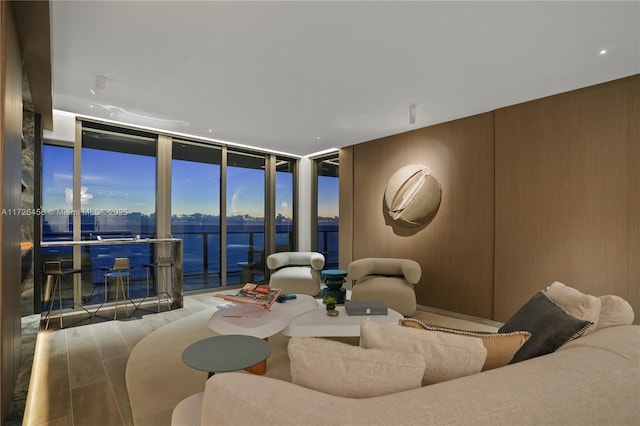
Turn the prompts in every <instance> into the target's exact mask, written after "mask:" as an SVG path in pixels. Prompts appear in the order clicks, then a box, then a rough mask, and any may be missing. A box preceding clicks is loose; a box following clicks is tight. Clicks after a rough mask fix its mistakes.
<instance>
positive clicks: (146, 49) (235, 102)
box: [51, 0, 640, 155]
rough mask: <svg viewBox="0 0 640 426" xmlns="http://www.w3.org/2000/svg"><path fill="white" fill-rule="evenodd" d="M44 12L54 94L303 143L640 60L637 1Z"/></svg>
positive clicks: (537, 93)
mask: <svg viewBox="0 0 640 426" xmlns="http://www.w3.org/2000/svg"><path fill="white" fill-rule="evenodd" d="M51 19H52V22H51V25H52V62H53V102H54V108H55V109H57V110H63V111H69V112H74V113H78V114H81V115H89V116H94V117H100V118H104V119H109V120H114V121H119V122H124V123H130V124H137V125H142V126H147V127H151V128H156V129H164V130H168V131H171V132H178V133H184V134H188V135H194V136H198V137H206V138H213V139H217V140H223V141H227V142H233V143H240V144H246V145H250V146H254V147H258V148H264V149H270V150H275V151H280V152H286V153H291V154H296V155H306V154H310V153H314V152H318V151H321V150H324V149H327V148H332V147H342V146H347V145H353V144H356V143H360V142H364V141H367V140H371V139H376V138H380V137H383V136H388V135H391V134H396V133H401V132H404V131H408V130H411V129H415V128H420V127H425V126H428V125H432V124H436V123H441V122H445V121H449V120H453V119H457V118H461V117H466V116H469V115H473V114H477V113H482V112H485V111H490V110H493V109H496V108H500V107H503V106H508V105H513V104H516V103H520V102H524V101H527V100H531V99H536V98H541V97H544V96H548V95H551V94H555V93H560V92H565V91H568V90H573V89H576V88H580V87H585V86H589V85H592V84H597V83H601V82H604V81H609V80H614V79H617V78H621V77H625V76H629V75H633V74H637V73H639V72H640V2H638V1H630V2H612V1H603V2H580V1H570V2H558V1H554V2H482V1H472V2H455V1H454V2H451V1H450V2H426V1H422V2H420V1H417V2H392V1H390V2H381V1H379V2H366V1H356V2H344V1H332V2H306V1H300V2H295V1H289V2H268V1H260V2H219V1H199V2H184V1H153V2H142V1H110V2H109V1H108V2H97V1H70V2H66V1H56V0H54V1H52V3H51ZM603 49H605V50H606V51H607V53H606V54H603V55H602V54H600V51H601V50H603ZM98 75H102V76H104V77H106V84H105V87H104V89H102V90H98V91H97V94H96V95H93V94H91V92H90V89H92V88H93V89H96V87H95V84H96V76H98ZM412 104H415V105H416V121H415V124H410V123H409V108H410V105H412Z"/></svg>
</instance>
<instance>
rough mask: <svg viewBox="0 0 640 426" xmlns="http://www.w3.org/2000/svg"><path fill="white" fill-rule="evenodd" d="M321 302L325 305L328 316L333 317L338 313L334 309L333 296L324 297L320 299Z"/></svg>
mask: <svg viewBox="0 0 640 426" xmlns="http://www.w3.org/2000/svg"><path fill="white" fill-rule="evenodd" d="M322 303H324V304H325V305H326V306H327V315H329V316H330V317H335V316H337V315H338V314H339V313H340V312H338V311H337V310H336V299H335V297H331V296H328V297H325V298H324V299H323V300H322Z"/></svg>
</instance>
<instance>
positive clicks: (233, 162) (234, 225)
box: [226, 150, 266, 284]
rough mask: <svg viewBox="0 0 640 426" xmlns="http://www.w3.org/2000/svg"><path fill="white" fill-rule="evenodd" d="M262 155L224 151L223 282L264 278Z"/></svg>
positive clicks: (263, 172) (230, 282)
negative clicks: (224, 279) (224, 217)
mask: <svg viewBox="0 0 640 426" xmlns="http://www.w3.org/2000/svg"><path fill="white" fill-rule="evenodd" d="M265 165H266V160H265V156H264V155H259V154H251V153H246V152H240V151H231V150H229V151H228V153H227V170H226V173H227V179H226V182H227V204H226V208H227V209H226V213H227V214H226V224H227V227H226V234H227V246H226V249H227V262H226V267H227V268H226V269H227V284H239V283H242V282H248V281H255V282H260V281H263V280H264V279H265V255H266V253H265V214H264V212H265V178H266V174H265Z"/></svg>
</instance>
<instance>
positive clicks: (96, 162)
mask: <svg viewBox="0 0 640 426" xmlns="http://www.w3.org/2000/svg"><path fill="white" fill-rule="evenodd" d="M79 193H80V197H81V201H80V205H81V223H82V225H81V233H82V239H97V238H102V239H108V238H122V237H128V238H135V237H136V236H139V237H140V238H155V237H156V222H155V212H156V138H155V136H154V135H151V134H147V133H143V132H138V131H132V130H129V131H126V132H125V131H124V130H122V129H118V128H113V127H111V126H105V125H102V124H97V123H83V128H82V157H81V175H80V191H79ZM151 250H152V247H151V246H149V245H146V244H135V245H132V244H116V245H103V246H86V247H85V252H86V253H88V256H89V259H90V261H91V265H92V275H93V277H92V281H93V284H94V285H100V284H101V283H102V282H103V280H104V269H105V268H111V267H112V266H113V262H114V259H115V258H116V257H127V258H129V262H130V266H131V278H132V281H134V282H136V281H143V280H145V279H146V270H145V266H144V265H146V264H149V263H150V262H152V261H153V253H152V252H151ZM136 290H140V291H142V290H144V291H146V288H144V289H143V287H142V286H138V287H132V291H136ZM95 293H96V292H93V294H94V295H95ZM96 297H98V298H99V297H101V296H97V295H96ZM89 302H94V301H93V300H90V301H89ZM95 302H99V299H96V300H95Z"/></svg>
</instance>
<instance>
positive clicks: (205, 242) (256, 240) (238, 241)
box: [42, 224, 338, 290]
mask: <svg viewBox="0 0 640 426" xmlns="http://www.w3.org/2000/svg"><path fill="white" fill-rule="evenodd" d="M136 228H137V229H135V230H134V231H129V230H126V231H122V230H113V231H109V232H105V231H101V232H100V235H101V236H103V238H109V237H114V236H119V237H122V236H126V237H129V236H131V237H133V236H135V235H140V237H141V238H143V239H144V238H147V237H150V238H153V237H154V232H153V231H154V229H152V228H151V227H148V228H147V229H144V228H145V227H144V226H143V227H136ZM290 235H291V233H290V227H289V226H288V225H284V226H281V225H278V226H276V246H277V247H278V248H279V249H280V251H286V250H287V247H290V245H289V241H290ZM172 236H173V237H174V238H180V239H182V240H183V275H184V279H185V289H187V290H188V283H189V278H190V277H202V276H207V275H211V276H213V277H214V278H212V282H215V281H216V278H215V277H217V281H218V285H219V275H220V229H219V226H217V225H188V226H184V225H174V226H173V229H172ZM44 237H45V241H52V240H68V239H71V235H70V234H69V233H55V234H54V233H50V234H48V235H47V234H45V235H44ZM83 238H84V239H96V238H97V235H95V234H94V233H93V232H89V230H87V229H85V230H84V232H83ZM318 245H319V247H318V251H319V252H321V253H323V254H324V255H325V258H326V262H325V264H326V266H325V268H331V267H337V264H338V226H337V225H320V226H319V230H318ZM154 247H155V245H153V244H144V243H141V244H121V245H118V244H116V245H108V246H91V247H89V246H85V247H83V253H82V266H83V269H85V270H86V269H89V265H91V266H90V269H91V271H92V272H91V278H90V279H91V280H92V281H93V282H94V283H100V282H102V280H103V273H104V268H110V267H111V266H113V259H114V258H115V257H128V258H129V259H130V264H131V268H132V269H131V273H132V279H133V280H144V279H146V273H147V270H146V269H145V267H144V265H145V264H150V263H152V262H153V259H154V253H153V250H154ZM42 252H43V261H46V260H47V259H60V258H61V259H70V258H71V247H63V248H55V249H52V248H47V249H43V250H42ZM263 253H264V227H263V226H262V225H259V224H255V225H254V224H241V225H229V226H228V228H227V273H228V280H229V277H237V281H238V282H240V276H241V271H242V267H241V266H240V263H241V262H254V263H258V262H260V261H262V262H264V259H263ZM87 278H88V277H87ZM234 280H235V278H233V279H231V281H234ZM208 286H215V284H214V285H208Z"/></svg>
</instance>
